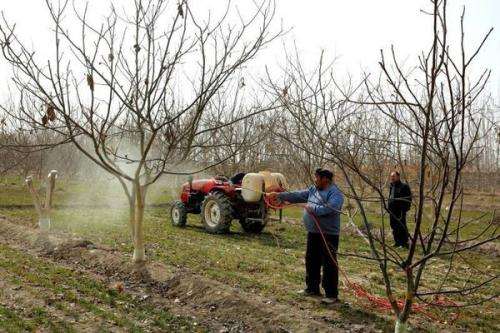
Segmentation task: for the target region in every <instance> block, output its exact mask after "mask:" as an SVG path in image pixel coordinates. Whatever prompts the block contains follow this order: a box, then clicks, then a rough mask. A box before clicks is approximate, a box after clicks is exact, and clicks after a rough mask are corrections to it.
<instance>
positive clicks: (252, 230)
mask: <svg viewBox="0 0 500 333" xmlns="http://www.w3.org/2000/svg"><path fill="white" fill-rule="evenodd" d="M240 224H241V227H242V228H243V230H244V231H245V232H247V233H249V234H260V233H261V232H262V230H264V227H265V226H266V223H263V222H255V221H252V222H248V221H247V220H246V219H241V220H240Z"/></svg>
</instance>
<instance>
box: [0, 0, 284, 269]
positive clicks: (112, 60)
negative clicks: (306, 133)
mask: <svg viewBox="0 0 500 333" xmlns="http://www.w3.org/2000/svg"><path fill="white" fill-rule="evenodd" d="M46 3H47V8H48V10H49V17H50V19H51V21H52V24H53V29H54V42H53V44H52V45H49V46H47V47H50V48H51V49H52V50H53V58H51V59H38V58H37V55H36V53H35V52H34V50H32V49H30V47H28V44H27V43H26V42H24V41H23V38H22V37H23V36H19V35H18V34H17V32H16V29H15V25H14V24H11V23H9V22H8V21H7V20H6V19H5V18H4V20H3V22H1V24H0V43H1V48H2V55H3V59H4V60H5V61H7V62H8V63H10V64H11V65H12V67H13V69H14V78H13V82H14V87H15V96H14V98H13V100H16V101H19V102H18V103H17V105H15V107H7V106H4V108H3V111H4V112H5V113H6V114H7V115H8V117H9V118H10V119H14V120H15V121H16V122H17V123H18V124H19V125H20V126H22V127H23V128H25V129H26V128H28V129H29V130H30V131H36V132H37V133H52V134H53V135H52V136H49V137H47V142H29V143H27V145H28V146H31V147H38V148H39V147H42V146H49V145H57V144H59V143H62V142H69V143H71V144H72V145H73V147H74V148H76V149H78V150H79V151H80V152H81V153H82V154H84V155H85V156H86V157H87V158H88V159H90V160H91V161H93V162H94V163H95V164H96V165H97V166H99V167H100V168H102V170H105V171H106V172H108V173H110V174H111V175H113V176H115V177H116V179H118V181H119V182H120V184H121V185H122V188H123V191H124V193H125V194H126V196H127V198H128V202H129V213H130V219H129V220H130V223H129V224H130V231H131V235H132V239H133V243H134V255H133V261H134V262H136V263H143V262H144V260H145V253H144V236H143V228H142V225H143V216H144V207H145V203H146V198H147V190H148V187H149V186H150V185H151V184H153V183H154V182H155V181H157V180H158V179H159V177H161V176H162V175H164V174H168V173H186V174H188V173H193V172H196V171H198V170H197V169H185V168H182V169H181V170H179V168H180V167H179V165H182V163H183V161H187V160H193V159H196V154H198V153H199V152H200V151H213V150H214V149H215V150H216V151H217V156H216V158H214V159H211V160H210V162H209V163H203V164H202V165H200V166H199V169H203V168H208V167H210V166H213V165H217V164H218V163H221V162H222V161H224V160H227V159H228V158H230V157H231V156H233V155H234V154H236V153H237V152H239V151H241V149H242V148H243V147H247V146H248V145H251V144H252V143H254V139H253V138H252V137H251V136H250V135H249V133H251V131H252V125H251V123H250V122H251V120H250V119H251V117H252V116H255V115H258V114H262V113H264V112H266V111H268V110H270V109H272V105H271V104H270V105H269V106H266V105H263V103H264V102H265V101H266V99H265V98H260V99H259V101H257V100H255V101H253V100H249V99H244V98H243V96H244V95H245V87H244V84H242V82H244V81H243V80H244V76H243V73H244V72H243V66H244V65H246V64H247V63H249V62H251V61H252V60H253V59H254V58H255V57H256V56H257V55H258V53H259V52H260V51H261V50H262V49H263V48H265V47H266V46H267V45H268V44H269V43H271V42H272V41H273V40H275V39H276V38H278V37H279V36H280V35H281V34H282V32H283V31H282V30H281V29H277V30H275V29H274V28H273V27H272V23H273V18H274V10H275V8H274V2H273V1H272V0H263V1H260V2H256V3H255V10H254V11H253V12H251V13H247V14H246V15H242V13H239V12H237V13H236V12H235V8H234V7H233V6H231V4H230V3H228V5H227V8H226V11H225V12H224V13H223V14H222V15H221V16H220V17H219V18H215V17H214V16H206V17H201V16H198V15H196V14H195V13H194V11H193V10H192V8H191V6H190V3H189V2H188V1H186V0H182V1H179V2H174V1H167V0H130V1H127V2H126V7H125V13H124V14H119V12H121V10H120V9H118V8H115V7H111V9H110V13H109V15H108V16H107V17H106V18H105V19H104V21H103V22H100V23H97V24H96V23H93V22H94V21H95V20H94V19H93V18H92V17H91V16H90V14H89V8H88V6H89V4H87V5H86V6H85V7H84V8H82V9H78V8H76V4H77V3H78V2H76V3H72V2H71V1H62V2H59V3H58V4H57V2H56V3H53V2H51V1H49V0H47V1H46ZM71 5H73V7H71ZM120 5H122V2H120ZM233 14H238V15H233ZM70 20H71V24H69V21H70ZM75 22H76V23H78V25H79V29H75V28H74V26H75ZM260 97H263V96H260ZM228 105H230V106H231V107H230V108H226V106H228ZM240 121H246V124H247V128H244V129H243V131H242V132H239V133H237V135H234V136H232V137H231V138H229V139H228V140H224V141H223V144H222V145H215V144H216V143H217V142H219V140H218V138H219V136H220V135H222V133H224V129H226V128H228V127H230V126H233V125H234V124H236V123H238V122H240ZM54 138H57V139H58V140H59V141H58V142H55V141H54V140H53V139H54Z"/></svg>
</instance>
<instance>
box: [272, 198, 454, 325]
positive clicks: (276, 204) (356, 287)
mask: <svg viewBox="0 0 500 333" xmlns="http://www.w3.org/2000/svg"><path fill="white" fill-rule="evenodd" d="M264 201H265V202H266V204H267V206H268V207H270V208H272V209H275V210H278V209H283V208H285V207H287V206H291V205H290V204H285V203H283V202H280V201H279V200H278V199H277V198H275V199H272V198H270V197H269V196H266V195H265V196H264ZM304 209H305V210H306V212H307V213H308V214H309V215H310V216H311V217H312V218H313V220H314V223H315V224H316V227H317V228H318V230H319V233H320V234H321V238H322V239H323V242H324V244H325V247H326V249H327V250H328V255H329V257H330V259H331V260H332V262H333V264H334V265H335V266H337V269H338V270H339V272H340V273H341V274H342V276H343V278H344V280H345V282H346V284H347V286H348V287H349V288H348V291H350V292H352V293H353V294H354V295H355V296H356V297H358V298H364V299H367V300H368V301H369V302H370V303H371V304H372V305H373V306H375V307H376V308H378V309H380V310H384V311H391V310H392V305H391V302H390V301H389V299H387V298H385V297H380V296H377V295H373V294H371V293H369V292H368V291H367V290H366V289H365V288H363V286H361V285H360V284H357V283H355V282H352V281H351V280H349V277H348V276H347V274H346V272H345V271H344V270H342V269H341V268H340V267H339V265H338V263H337V261H336V260H335V257H334V255H333V254H332V252H331V250H330V247H329V246H328V243H327V241H326V238H325V235H324V233H323V230H322V229H321V227H320V223H319V220H318V217H317V216H316V215H315V214H314V213H313V212H312V211H311V210H310V209H309V208H308V207H307V206H306V207H305V208H304ZM396 302H397V305H398V308H399V310H400V311H401V310H402V309H403V307H404V304H405V299H399V300H397V301H396ZM450 305H452V306H456V305H457V304H456V303H454V302H452V301H450V300H446V299H437V300H435V302H433V303H432V304H419V303H415V302H413V304H412V310H413V312H418V313H421V314H423V315H425V316H427V317H428V318H430V319H432V320H435V321H438V322H439V321H440V320H439V319H438V318H436V316H434V315H433V314H432V313H430V312H428V311H427V308H428V307H430V306H450ZM457 318H458V315H455V316H454V317H453V318H451V320H450V321H455V320H456V319H457Z"/></svg>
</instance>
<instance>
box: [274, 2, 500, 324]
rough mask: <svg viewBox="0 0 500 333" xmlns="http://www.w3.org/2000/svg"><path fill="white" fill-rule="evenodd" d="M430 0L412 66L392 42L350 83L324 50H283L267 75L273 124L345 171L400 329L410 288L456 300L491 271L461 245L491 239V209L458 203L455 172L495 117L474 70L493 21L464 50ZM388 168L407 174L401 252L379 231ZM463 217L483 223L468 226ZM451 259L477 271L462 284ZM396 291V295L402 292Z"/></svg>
mask: <svg viewBox="0 0 500 333" xmlns="http://www.w3.org/2000/svg"><path fill="white" fill-rule="evenodd" d="M432 7H433V8H432V10H431V11H430V13H429V14H428V15H429V16H430V17H431V19H432V24H433V30H432V44H431V46H430V48H429V50H426V51H424V52H422V53H419V54H418V57H417V64H416V65H415V66H414V67H412V68H410V69H409V70H407V69H406V68H404V67H403V65H402V63H401V61H400V60H399V59H398V57H397V53H396V51H395V49H394V48H391V49H390V50H389V52H388V53H387V52H382V53H381V58H380V62H379V65H380V69H381V74H380V77H378V78H373V77H372V76H369V75H366V76H365V77H364V78H363V79H362V81H361V82H360V83H359V84H355V83H353V82H352V81H347V82H345V81H344V82H340V81H338V80H336V79H335V78H334V74H333V70H332V65H330V64H325V62H324V58H323V56H322V57H321V59H320V62H319V64H318V66H317V67H316V68H315V69H314V70H313V71H311V72H308V71H306V70H305V69H304V68H306V66H304V65H303V64H302V63H301V61H300V59H299V57H298V56H297V57H295V58H290V59H289V64H288V65H287V66H285V67H286V68H287V71H286V72H285V73H284V75H285V79H284V84H278V83H276V82H275V81H274V80H272V79H270V80H269V81H270V83H269V86H270V91H273V92H274V94H275V96H276V97H277V98H280V101H281V105H282V108H283V109H284V110H286V111H287V113H288V115H289V116H290V117H291V118H292V119H293V124H287V126H283V127H282V128H281V130H280V136H281V137H282V138H283V139H284V140H286V141H287V142H289V144H290V146H292V147H295V148H296V149H300V150H301V151H303V152H306V153H307V154H310V155H311V156H315V157H316V158H320V159H323V160H324V161H325V162H328V163H331V164H333V165H335V167H336V169H337V171H338V172H340V173H341V175H342V176H343V177H344V182H343V184H344V185H345V191H346V196H347V197H348V198H349V199H350V200H351V201H353V202H354V203H355V207H348V208H347V209H350V210H352V211H351V213H352V212H354V208H356V209H357V211H358V212H359V215H360V216H361V220H362V221H363V223H364V230H365V231H364V233H365V235H366V240H367V241H368V243H369V247H370V251H371V254H370V255H369V256H368V257H367V256H366V255H362V254H359V257H360V258H364V259H369V260H370V262H374V263H377V265H378V267H379V268H380V272H381V274H382V276H383V281H384V285H385V292H386V296H387V299H388V301H389V302H390V304H391V307H392V310H393V313H394V315H395V317H396V329H395V330H396V332H402V331H404V330H405V329H406V327H407V321H408V318H409V316H410V313H411V311H412V308H414V307H415V300H416V299H418V300H419V301H420V302H423V303H428V304H431V305H432V304H434V303H435V302H436V300H438V299H439V298H441V297H443V296H444V295H445V296H446V297H450V298H458V299H459V300H460V302H459V303H457V304H458V305H457V306H465V305H468V304H479V303H481V302H484V301H486V300H488V299H490V298H487V299H482V298H478V297H476V296H475V292H476V291H477V290H479V289H483V290H484V289H486V288H489V286H491V284H492V282H494V281H496V279H497V278H498V273H496V272H487V271H485V270H482V269H481V268H478V267H476V263H473V262H470V261H469V260H467V258H465V253H467V251H470V250H473V249H474V248H477V247H479V246H481V245H483V244H485V243H488V242H492V241H495V240H498V238H499V236H500V235H499V233H498V226H496V225H495V222H494V219H495V213H494V212H493V214H483V215H481V216H474V217H466V216H464V214H463V211H462V205H463V204H464V190H465V188H464V186H463V173H464V171H465V170H467V168H470V167H471V166H472V165H473V163H474V162H475V161H476V160H477V158H478V157H479V156H480V152H481V147H482V145H483V142H484V138H485V136H486V135H489V134H490V133H491V128H492V123H491V121H489V120H488V118H486V117H485V114H484V112H483V110H485V108H486V107H487V106H488V102H489V100H488V99H487V98H486V96H485V94H484V90H485V86H486V83H487V82H488V79H489V76H490V71H488V70H485V71H481V72H478V75H477V77H474V76H473V75H472V73H473V72H472V66H473V65H474V63H475V60H476V59H477V55H478V54H479V52H480V51H481V49H482V48H483V46H484V45H485V43H486V41H487V39H488V37H489V35H490V33H491V30H490V31H489V32H488V33H487V34H486V35H485V36H484V38H483V39H482V40H480V41H479V43H478V45H477V46H476V47H475V48H474V49H472V50H470V51H469V50H468V49H467V47H466V42H465V38H464V36H465V31H464V29H463V21H464V14H462V16H461V28H462V29H461V35H460V36H459V37H460V39H459V44H458V48H457V49H455V48H454V47H453V45H451V44H450V42H449V38H448V22H447V19H448V17H447V13H446V9H447V1H446V0H444V1H442V0H433V1H432ZM474 73H476V72H474ZM393 169H397V170H400V171H401V173H402V175H403V177H404V178H406V179H409V180H410V181H412V184H414V187H413V192H414V201H413V202H414V207H413V220H414V224H411V225H410V227H409V230H408V232H409V234H410V239H411V245H410V248H409V250H408V251H404V252H402V251H398V250H396V249H395V248H393V246H391V244H389V240H388V236H387V234H386V232H387V230H386V224H387V217H388V214H390V212H389V210H388V206H387V196H388V191H387V185H388V184H387V180H388V174H389V172H390V171H391V170H393ZM369 207H370V208H374V207H375V208H378V214H377V216H378V217H380V219H381V224H377V225H376V227H375V226H372V223H371V222H372V221H371V219H372V218H373V216H371V215H370V214H369V212H368V208H369ZM471 226H475V228H474V230H480V231H478V232H471V228H470V227H471ZM354 255H355V254H354ZM438 263H444V266H445V268H444V269H442V272H441V274H440V280H439V281H438V282H437V283H436V282H433V283H428V282H426V283H425V285H426V286H425V287H424V286H423V284H424V283H423V282H424V281H425V280H426V273H427V272H428V271H429V269H430V268H431V267H433V266H435V265H437V264H438ZM391 268H396V269H397V270H398V271H399V272H401V275H403V276H404V283H403V284H401V283H399V282H398V281H397V279H396V278H395V277H394V276H392V275H391V274H389V270H390V269H391ZM452 270H453V271H466V270H473V271H474V272H475V274H472V275H470V276H468V278H467V283H464V284H463V285H460V284H457V282H453V281H449V280H448V277H449V273H450V271H452ZM401 275H400V276H401ZM490 292H491V298H493V297H496V296H498V295H497V294H496V293H497V292H498V291H496V292H495V290H490ZM398 294H404V295H405V296H404V297H403V300H402V301H399V302H398V299H397V298H398V297H397V295H398ZM440 305H441V306H443V305H444V306H446V305H450V304H443V303H441V304H440Z"/></svg>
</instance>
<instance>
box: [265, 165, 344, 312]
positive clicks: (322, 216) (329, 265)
mask: <svg viewBox="0 0 500 333" xmlns="http://www.w3.org/2000/svg"><path fill="white" fill-rule="evenodd" d="M315 177H316V179H315V186H311V187H309V188H308V189H305V190H302V191H295V192H283V193H270V194H269V195H270V196H271V197H277V198H278V199H279V200H281V201H285V202H290V203H307V205H306V208H305V209H304V215H303V218H302V219H303V222H304V226H305V228H306V230H307V249H306V289H304V290H303V291H301V293H302V294H304V295H305V296H320V295H321V292H320V289H319V285H320V282H321V284H322V286H323V289H324V290H325V298H323V300H322V302H323V303H325V304H333V303H336V302H338V299H337V297H338V284H339V275H338V266H337V256H336V253H337V248H338V245H339V233H340V212H341V210H342V204H343V202H344V197H343V195H342V192H341V191H340V190H339V189H338V187H337V186H336V185H335V184H333V173H332V172H331V171H329V170H325V169H317V170H316V173H315ZM317 224H318V225H319V227H320V228H321V231H322V232H323V235H324V236H325V239H326V243H327V245H325V241H324V240H323V238H322V236H321V234H320V231H319V229H318V226H317ZM326 246H328V248H327V247H326ZM328 249H329V250H328ZM321 267H323V277H322V278H321Z"/></svg>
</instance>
